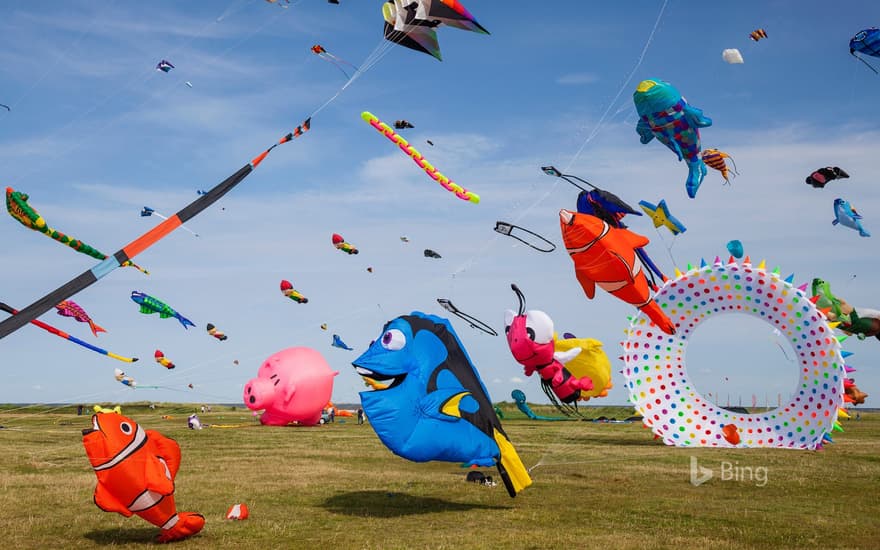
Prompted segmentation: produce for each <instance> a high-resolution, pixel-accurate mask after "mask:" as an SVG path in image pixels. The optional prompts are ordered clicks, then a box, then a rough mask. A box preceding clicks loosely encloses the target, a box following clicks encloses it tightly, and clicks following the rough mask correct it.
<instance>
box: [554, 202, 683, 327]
mask: <svg viewBox="0 0 880 550" xmlns="http://www.w3.org/2000/svg"><path fill="white" fill-rule="evenodd" d="M559 225H560V227H561V229H562V241H563V242H564V243H565V248H566V250H568V254H569V255H570V256H571V259H572V261H573V262H574V272H575V275H576V276H577V279H578V282H580V284H581V287H583V289H584V293H586V295H587V298H590V299H591V300H592V299H593V296H595V295H596V286H597V285H598V286H599V287H601V288H603V289H605V290H606V291H608V292H610V293H611V294H613V295H614V296H616V297H618V298H620V299H621V300H623V301H624V302H628V303H630V304H632V305H634V306H636V307H637V308H639V309H640V310H642V311H643V312H644V313H645V315H647V316H648V317H649V318H650V319H651V320H652V321H653V322H654V323H655V324H656V325H657V326H658V327H659V328H660V330H662V331H663V332H665V333H667V334H675V325H674V324H673V322H672V321H671V320H670V319H669V317H667V316H666V314H665V313H663V310H662V309H660V306H659V305H657V302H655V301H654V299H653V298H652V297H651V290H650V288H649V287H648V280H647V279H646V278H645V274H644V273H643V272H642V269H641V265H640V264H639V263H638V262H637V261H636V253H635V249H636V248H642V247H644V246H646V245H647V244H648V242H649V241H648V239H647V238H646V237H643V236H641V235H636V234H635V233H633V232H632V231H630V230H628V229H617V228H614V227H611V226H610V225H608V224H607V223H606V222H604V221H602V220H601V219H599V218H597V217H595V216H590V215H589V214H580V213H575V212H570V211H568V210H560V211H559Z"/></svg>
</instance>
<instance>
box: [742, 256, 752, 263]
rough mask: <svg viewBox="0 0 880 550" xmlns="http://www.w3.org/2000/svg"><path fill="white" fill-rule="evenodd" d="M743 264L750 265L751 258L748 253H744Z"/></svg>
mask: <svg viewBox="0 0 880 550" xmlns="http://www.w3.org/2000/svg"><path fill="white" fill-rule="evenodd" d="M743 264H749V265H752V259H751V258H750V257H749V256H748V255H746V259H745V260H743Z"/></svg>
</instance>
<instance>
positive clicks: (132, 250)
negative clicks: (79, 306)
mask: <svg viewBox="0 0 880 550" xmlns="http://www.w3.org/2000/svg"><path fill="white" fill-rule="evenodd" d="M311 123H312V121H311V118H307V119H306V120H305V121H303V123H302V124H300V125H299V126H297V127H296V128H295V129H294V130H293V131H292V132H290V133H288V134H287V135H285V136H284V137H282V138H281V139H279V140H278V141H277V142H276V143H274V144H273V145H272V146H270V147H269V148H267V149H266V150H264V151H263V152H262V153H260V154H259V155H257V156H256V157H254V158H253V159H251V160H250V162H248V163H247V164H245V165H244V166H242V167H241V168H239V169H238V170H237V171H236V172H235V173H234V174H232V175H231V176H229V177H228V178H226V179H225V180H223V181H221V182H220V183H218V184H217V185H215V186H214V187H212V188H211V189H210V191H208V192H207V193H205V194H204V195H200V196H199V197H198V198H197V199H195V200H194V201H192V202H191V203H189V204H187V205H186V206H184V207H183V208H182V209H181V210H180V211H178V212H177V213H176V214H174V215H173V216H171V217H170V218H168V219H167V220H163V221H162V222H161V223H160V224H159V225H157V226H156V227H154V228H152V229H150V230H149V231H147V232H146V233H144V234H143V235H141V236H139V237H138V238H136V239H135V240H133V241H132V242H130V243H128V244H127V245H125V246H124V247H123V248H122V249H120V250H118V251H117V252H116V253H115V254H113V255H112V256H109V257H107V258H105V259H104V261H102V262H100V263H98V265H96V266H95V267H93V268H91V269H89V270H87V271H84V272H82V273H80V274H79V275H77V276H76V277H74V278H73V279H71V280H69V281H67V282H66V283H65V284H63V285H61V286H60V287H58V288H56V289H55V290H53V291H51V292H49V293H47V294H46V295H45V296H43V297H41V298H40V299H38V300H37V301H36V302H34V303H32V304H30V305H29V306H27V307H26V308H24V309H23V310H21V311H20V312H18V313H16V314H15V315H13V316H12V317H10V318H9V319H6V320H5V321H3V322H0V339H2V338H5V337H6V336H9V335H10V334H12V333H13V332H15V331H16V330H18V329H20V328H21V327H23V326H24V325H26V324H28V323H30V322H31V321H33V320H34V319H36V318H37V317H39V316H40V315H42V314H43V313H46V312H47V311H49V310H50V309H52V306H54V305H55V304H57V303H59V302H61V301H62V300H66V299H67V298H70V297H71V296H73V295H74V294H76V293H77V292H80V291H82V290H84V289H86V288H88V287H90V286H91V285H93V284H95V283H96V282H98V280H99V279H101V278H102V277H105V276H106V275H108V274H109V273H112V272H113V270H115V269H116V268H117V267H120V266H123V265H129V264H130V263H131V259H132V258H134V257H135V256H137V255H138V254H140V253H141V252H143V251H144V250H146V249H148V248H150V247H151V246H153V245H154V244H156V243H157V242H158V241H159V240H160V239H162V238H163V237H165V236H166V235H168V234H169V233H171V232H172V231H174V230H175V229H177V228H178V227H180V226H181V225H182V224H184V223H185V222H187V221H188V220H191V219H192V218H194V217H195V216H197V215H198V214H199V213H200V212H202V211H203V210H205V209H206V208H208V207H209V206H211V205H212V204H214V203H215V202H217V201H218V200H220V199H221V198H223V196H224V195H226V193H228V192H230V191H231V190H232V189H234V188H235V186H236V185H238V184H239V183H241V182H242V181H244V179H245V178H246V177H247V176H248V175H249V174H250V173H251V172H253V171H254V169H256V168H257V166H259V165H260V163H261V162H263V160H264V159H265V158H266V157H267V156H268V155H269V153H271V152H272V150H273V149H275V148H276V147H278V146H279V145H282V144H284V143H287V142H289V141H292V140H294V139H296V138H298V137H299V136H301V135H303V134H304V133H305V132H307V131H308V130H309V128H311ZM7 199H8V193H7ZM43 224H44V225H45V222H43ZM132 265H133V264H132Z"/></svg>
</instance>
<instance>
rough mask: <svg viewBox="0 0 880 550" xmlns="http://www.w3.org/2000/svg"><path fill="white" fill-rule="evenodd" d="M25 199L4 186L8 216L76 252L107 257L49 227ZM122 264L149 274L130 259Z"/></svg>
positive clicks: (26, 197) (25, 197) (20, 193)
mask: <svg viewBox="0 0 880 550" xmlns="http://www.w3.org/2000/svg"><path fill="white" fill-rule="evenodd" d="M27 201H28V195H27V193H22V192H20V191H14V190H13V189H12V187H7V188H6V210H7V211H8V212H9V215H10V216H12V217H13V218H15V219H16V220H18V221H19V222H20V223H21V224H22V225H23V226H25V227H27V228H28V229H33V230H34V231H39V232H40V233H45V234H46V235H47V236H49V237H50V238H52V239H54V240H56V241H58V242H59V243H61V244H66V245H67V246H69V247H70V248H72V249H74V250H76V251H77V252H81V253H83V254H87V255H89V256H91V257H92V258H95V259H97V260H105V259H107V255H106V254H104V253H103V252H101V251H100V250H97V249H95V248H92V247H91V246H89V245H87V244H86V243H84V242H82V241H80V240H79V239H74V238H72V237H70V236H69V235H65V234H64V233H62V232H61V231H58V230H56V229H52V228H51V227H49V225H48V224H47V223H46V220H44V219H43V216H41V215H40V214H38V213H37V211H36V210H34V209H33V208H31V206H30V205H29V204H28V202H27ZM122 266H123V267H135V268H137V269H139V270H140V271H143V272H144V274H146V275H149V274H150V272H149V271H147V270H145V269H144V268H142V267H141V266H139V265H137V264H136V263H134V262H132V261H126V262H125V263H123V264H122Z"/></svg>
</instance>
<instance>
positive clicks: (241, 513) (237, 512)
mask: <svg viewBox="0 0 880 550" xmlns="http://www.w3.org/2000/svg"><path fill="white" fill-rule="evenodd" d="M331 3H333V4H338V3H339V2H331ZM249 516H250V510H248V507H247V504H244V503H240V504H233V505H232V506H231V507H230V508H229V510H227V511H226V519H236V520H242V519H247V518H248V517H249Z"/></svg>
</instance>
